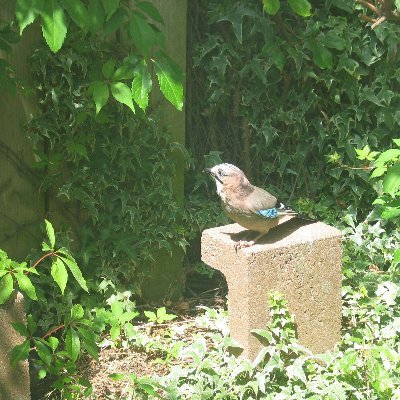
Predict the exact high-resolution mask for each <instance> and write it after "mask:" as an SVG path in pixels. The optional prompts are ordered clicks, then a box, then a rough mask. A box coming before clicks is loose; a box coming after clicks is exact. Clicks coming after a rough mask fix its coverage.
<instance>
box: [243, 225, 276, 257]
mask: <svg viewBox="0 0 400 400" xmlns="http://www.w3.org/2000/svg"><path fill="white" fill-rule="evenodd" d="M268 231H269V229H268ZM268 231H266V232H261V233H260V234H258V235H257V236H256V238H255V239H254V240H250V241H247V240H239V241H238V242H237V243H235V251H236V253H237V251H238V250H239V249H243V248H246V247H251V246H253V245H254V244H255V243H257V242H258V241H259V240H260V239H261V238H262V237H263V236H264V235H265V234H267V233H268ZM246 236H248V234H246Z"/></svg>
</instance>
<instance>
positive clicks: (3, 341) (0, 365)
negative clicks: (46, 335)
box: [0, 293, 31, 400]
mask: <svg viewBox="0 0 400 400" xmlns="http://www.w3.org/2000/svg"><path fill="white" fill-rule="evenodd" d="M23 300H24V298H23V296H22V295H21V294H20V293H18V294H17V297H16V299H15V300H13V301H11V300H10V301H9V302H7V303H6V304H4V305H1V306H0V400H29V399H30V398H31V395H30V387H29V386H30V385H29V365H28V361H21V362H19V363H18V364H17V365H16V366H15V367H13V366H12V365H11V361H10V351H11V349H12V348H13V347H14V346H16V345H17V344H21V343H22V342H23V340H24V338H22V337H21V336H20V334H19V333H18V332H17V331H15V330H14V328H13V327H12V325H11V324H12V323H14V322H24V321H25V312H24V303H23Z"/></svg>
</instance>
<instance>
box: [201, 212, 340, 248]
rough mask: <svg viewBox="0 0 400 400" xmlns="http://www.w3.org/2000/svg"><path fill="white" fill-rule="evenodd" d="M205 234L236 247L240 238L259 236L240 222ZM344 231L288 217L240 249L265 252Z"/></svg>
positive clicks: (313, 240)
mask: <svg viewBox="0 0 400 400" xmlns="http://www.w3.org/2000/svg"><path fill="white" fill-rule="evenodd" d="M203 235H205V236H209V237H211V238H213V239H216V240H218V241H221V242H222V243H225V244H226V245H228V246H232V247H234V245H235V243H236V242H237V241H239V240H251V239H253V238H254V237H255V236H257V233H256V232H250V231H248V230H247V229H245V228H243V227H242V226H240V225H239V224H230V225H224V226H218V227H216V228H210V229H207V230H205V231H203ZM341 236H342V233H341V232H340V231H339V230H338V229H336V228H334V227H332V226H329V225H327V224H324V223H323V222H313V221H306V220H302V219H300V218H292V217H290V218H287V219H286V220H284V221H282V223H280V224H279V225H278V226H276V227H275V228H273V229H271V230H270V231H269V232H268V233H267V234H265V236H263V237H262V238H261V239H260V240H259V241H258V242H257V243H256V244H254V245H253V246H250V247H247V248H243V249H241V250H240V251H241V252H243V254H244V255H247V254H249V255H250V254H254V253H258V252H265V251H267V250H268V249H269V248H270V249H274V248H282V247H290V246H293V245H299V244H306V243H312V242H316V241H319V240H325V239H329V238H335V237H338V238H340V237H341Z"/></svg>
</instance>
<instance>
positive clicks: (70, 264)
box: [59, 256, 89, 293]
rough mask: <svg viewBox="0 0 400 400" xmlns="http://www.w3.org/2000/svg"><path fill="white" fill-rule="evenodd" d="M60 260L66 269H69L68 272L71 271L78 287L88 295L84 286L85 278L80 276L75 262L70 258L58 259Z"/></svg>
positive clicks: (80, 273)
mask: <svg viewBox="0 0 400 400" xmlns="http://www.w3.org/2000/svg"><path fill="white" fill-rule="evenodd" d="M59 258H61V260H62V261H63V262H64V263H65V264H66V265H67V267H68V268H69V270H70V271H71V273H72V275H73V276H74V278H75V279H76V281H77V282H78V283H79V286H80V287H81V288H82V289H83V290H85V291H86V292H88V293H89V289H88V287H87V285H86V281H85V278H84V277H83V276H82V272H81V270H80V269H79V267H78V264H77V263H76V261H75V260H74V259H73V258H72V257H70V258H65V257H60V256H59Z"/></svg>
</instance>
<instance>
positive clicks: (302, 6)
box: [288, 0, 311, 17]
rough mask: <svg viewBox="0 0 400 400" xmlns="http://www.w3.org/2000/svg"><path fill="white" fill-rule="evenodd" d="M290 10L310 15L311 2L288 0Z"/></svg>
mask: <svg viewBox="0 0 400 400" xmlns="http://www.w3.org/2000/svg"><path fill="white" fill-rule="evenodd" d="M288 3H289V5H290V7H291V8H292V10H293V11H294V12H295V13H296V14H298V15H300V16H302V17H309V16H310V15H311V4H310V2H309V1H307V0H288Z"/></svg>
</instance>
